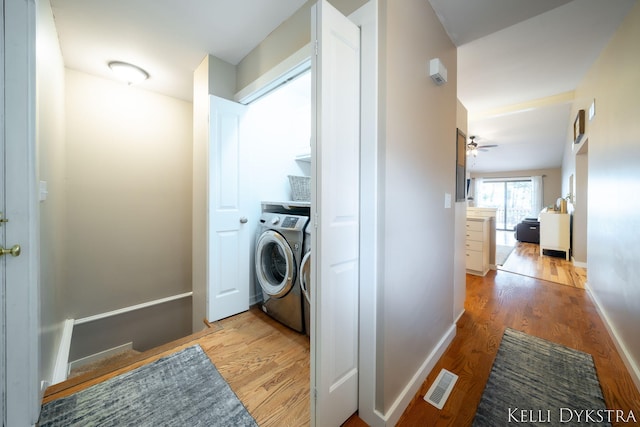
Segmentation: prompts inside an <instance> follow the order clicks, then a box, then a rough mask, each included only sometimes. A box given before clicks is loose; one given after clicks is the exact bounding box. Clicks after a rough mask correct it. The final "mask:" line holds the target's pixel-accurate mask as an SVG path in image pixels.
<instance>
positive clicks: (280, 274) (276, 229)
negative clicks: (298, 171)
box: [255, 212, 309, 332]
mask: <svg viewBox="0 0 640 427" xmlns="http://www.w3.org/2000/svg"><path fill="white" fill-rule="evenodd" d="M308 222H309V217H308V216H301V215H288V214H281V213H273V212H263V213H262V215H261V216H260V224H259V227H260V228H259V231H258V238H257V240H256V257H255V263H256V278H257V281H258V283H259V284H260V287H261V288H262V297H263V302H262V310H263V311H264V312H265V313H267V314H268V315H269V316H271V317H273V318H274V319H276V320H278V321H279V322H281V323H283V324H284V325H286V326H288V327H290V328H291V329H293V330H296V331H298V332H304V316H303V308H302V305H303V304H302V301H303V296H302V292H301V290H300V280H299V277H298V276H299V274H298V269H299V267H300V264H301V261H302V246H303V243H304V230H305V227H306V225H307V223H308Z"/></svg>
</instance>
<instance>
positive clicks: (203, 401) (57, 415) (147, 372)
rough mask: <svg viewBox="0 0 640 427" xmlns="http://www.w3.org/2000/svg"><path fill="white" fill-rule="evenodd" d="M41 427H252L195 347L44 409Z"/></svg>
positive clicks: (253, 424)
mask: <svg viewBox="0 0 640 427" xmlns="http://www.w3.org/2000/svg"><path fill="white" fill-rule="evenodd" d="M38 425H39V426H65V427H66V426H83V427H84V426H181V427H187V426H189V427H191V426H207V427H208V426H225V427H226V426H234V427H235V426H255V427H257V424H256V422H255V420H254V419H253V417H251V415H250V414H249V412H247V410H246V408H245V407H244V405H243V404H242V402H240V400H238V397H237V396H236V395H235V393H234V392H233V391H232V390H231V388H230V387H229V385H228V384H227V383H226V382H225V380H224V379H223V378H222V376H221V375H220V373H219V372H218V370H217V369H216V368H215V366H213V363H211V360H210V359H209V357H208V356H207V355H206V354H205V353H204V351H203V350H202V348H201V347H200V346H199V345H195V346H193V347H189V348H186V349H184V350H182V351H180V352H178V353H174V354H172V355H170V356H166V357H163V358H162V359H159V360H157V361H155V362H153V363H150V364H147V365H144V366H142V367H140V368H138V369H135V370H133V371H129V372H126V373H124V374H121V375H118V376H117V377H114V378H111V379H109V380H107V381H104V382H102V383H100V384H96V385H94V386H92V387H89V388H87V389H85V390H82V391H79V392H77V393H75V394H73V395H71V396H68V397H64V398H61V399H57V400H54V401H51V402H49V403H47V404H45V405H43V407H42V412H41V414H40V421H39V423H38Z"/></svg>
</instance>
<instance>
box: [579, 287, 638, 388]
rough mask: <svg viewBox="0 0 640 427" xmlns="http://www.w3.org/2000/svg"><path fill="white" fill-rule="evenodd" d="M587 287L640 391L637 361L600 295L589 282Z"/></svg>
mask: <svg viewBox="0 0 640 427" xmlns="http://www.w3.org/2000/svg"><path fill="white" fill-rule="evenodd" d="M586 289H587V294H588V295H589V297H590V298H591V301H593V304H594V305H595V306H596V310H598V314H599V315H600V319H602V323H604V326H605V328H607V331H608V332H609V336H610V337H611V339H612V341H613V344H614V345H615V346H616V349H617V350H618V353H619V354H620V358H621V359H622V362H623V363H624V365H625V366H626V367H627V370H628V371H629V375H631V379H632V380H633V382H634V384H635V385H636V388H637V389H638V390H639V391H640V367H639V366H638V365H637V364H636V362H635V361H634V360H633V358H632V357H631V355H630V354H629V351H628V350H627V346H626V345H625V344H624V342H623V341H622V340H621V339H620V336H619V335H618V333H617V331H616V329H615V327H614V326H613V324H612V323H611V321H610V320H609V316H607V313H606V312H605V311H604V309H603V308H602V303H601V302H600V300H599V299H598V297H597V296H596V295H595V294H594V293H593V292H592V291H591V288H590V287H589V284H588V283H587V284H586Z"/></svg>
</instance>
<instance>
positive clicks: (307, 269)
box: [298, 222, 312, 336]
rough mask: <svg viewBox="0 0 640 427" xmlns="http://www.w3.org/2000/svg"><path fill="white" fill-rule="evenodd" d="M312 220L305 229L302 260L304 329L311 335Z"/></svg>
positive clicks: (300, 274) (301, 285)
mask: <svg viewBox="0 0 640 427" xmlns="http://www.w3.org/2000/svg"><path fill="white" fill-rule="evenodd" d="M311 228H312V225H311V222H309V224H307V227H306V228H305V229H304V243H303V245H302V253H303V256H302V262H300V273H299V274H298V277H300V289H301V290H302V296H303V298H304V299H303V301H302V312H303V314H304V330H305V332H306V333H307V335H308V336H311Z"/></svg>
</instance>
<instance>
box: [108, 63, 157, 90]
mask: <svg viewBox="0 0 640 427" xmlns="http://www.w3.org/2000/svg"><path fill="white" fill-rule="evenodd" d="M109 68H111V71H113V73H114V74H115V75H116V76H117V77H118V79H120V80H122V81H125V82H127V84H130V85H132V84H136V83H140V82H143V81H145V80H146V79H148V78H149V73H147V72H146V71H145V70H143V69H142V68H140V67H137V66H135V65H133V64H129V63H126V62H121V61H111V62H109Z"/></svg>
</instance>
